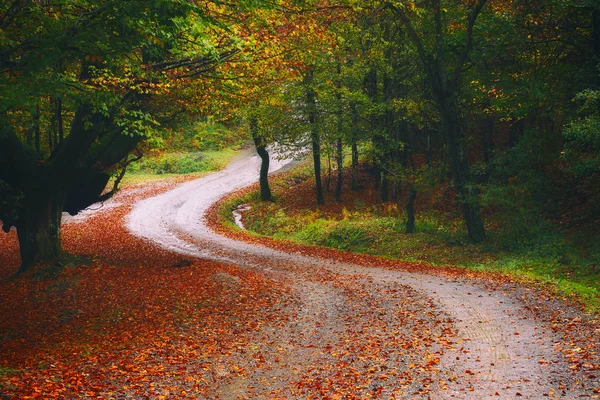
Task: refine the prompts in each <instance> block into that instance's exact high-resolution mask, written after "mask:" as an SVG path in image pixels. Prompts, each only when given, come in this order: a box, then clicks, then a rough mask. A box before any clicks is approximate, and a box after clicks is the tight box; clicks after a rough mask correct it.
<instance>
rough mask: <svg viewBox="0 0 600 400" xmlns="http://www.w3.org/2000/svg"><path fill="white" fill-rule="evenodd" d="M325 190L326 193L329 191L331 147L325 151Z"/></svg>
mask: <svg viewBox="0 0 600 400" xmlns="http://www.w3.org/2000/svg"><path fill="white" fill-rule="evenodd" d="M325 190H326V191H327V193H329V192H330V191H331V148H329V149H328V151H327V185H326V189H325Z"/></svg>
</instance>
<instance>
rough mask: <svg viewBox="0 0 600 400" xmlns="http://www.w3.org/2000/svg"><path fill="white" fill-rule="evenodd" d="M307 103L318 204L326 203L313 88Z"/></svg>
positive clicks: (308, 94) (307, 94) (307, 92)
mask: <svg viewBox="0 0 600 400" xmlns="http://www.w3.org/2000/svg"><path fill="white" fill-rule="evenodd" d="M306 104H307V106H308V122H309V123H310V127H311V132H310V136H311V142H312V152H313V164H314V168H315V186H316V192H317V193H316V194H317V204H324V203H325V197H324V196H323V183H322V182H321V137H320V136H319V127H318V126H317V102H316V94H315V91H314V90H313V88H311V87H308V88H307V90H306Z"/></svg>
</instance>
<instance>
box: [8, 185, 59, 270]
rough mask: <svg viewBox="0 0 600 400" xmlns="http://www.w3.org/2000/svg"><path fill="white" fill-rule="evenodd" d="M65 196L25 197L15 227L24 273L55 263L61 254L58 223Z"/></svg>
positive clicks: (39, 195)
mask: <svg viewBox="0 0 600 400" xmlns="http://www.w3.org/2000/svg"><path fill="white" fill-rule="evenodd" d="M64 200H65V196H64V195H63V194H62V193H35V194H30V195H29V196H27V198H26V200H25V202H24V204H23V210H22V212H21V214H20V216H19V221H18V222H17V224H16V227H17V236H18V237H19V246H20V252H21V267H20V268H19V271H18V273H19V274H20V273H23V272H25V271H27V270H28V269H29V268H31V267H32V266H34V265H35V264H37V263H39V262H43V261H51V260H54V259H56V258H57V257H58V256H60V255H61V253H62V245H61V240H60V223H61V218H62V211H63V204H64Z"/></svg>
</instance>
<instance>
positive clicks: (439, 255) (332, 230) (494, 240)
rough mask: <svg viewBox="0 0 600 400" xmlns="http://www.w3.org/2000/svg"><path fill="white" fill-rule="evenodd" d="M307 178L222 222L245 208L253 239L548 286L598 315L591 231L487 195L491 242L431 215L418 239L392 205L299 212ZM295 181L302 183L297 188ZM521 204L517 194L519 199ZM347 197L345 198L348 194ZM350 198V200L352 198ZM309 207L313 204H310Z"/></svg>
mask: <svg viewBox="0 0 600 400" xmlns="http://www.w3.org/2000/svg"><path fill="white" fill-rule="evenodd" d="M309 174H310V171H309V170H307V169H306V168H305V167H301V168H300V169H295V170H292V171H290V172H288V173H287V174H286V175H284V176H281V177H280V178H278V179H277V180H276V181H275V182H274V184H273V187H274V192H275V194H276V196H278V198H277V200H276V201H275V202H260V201H259V197H258V196H257V194H256V193H250V194H247V195H245V196H242V197H239V198H234V199H230V200H228V201H227V202H226V204H223V206H222V208H221V210H222V213H223V215H225V214H229V213H230V210H231V209H232V208H235V207H236V206H237V205H238V204H241V203H248V204H250V205H251V207H252V208H251V210H250V211H248V212H246V214H245V215H244V225H245V226H246V227H247V229H248V230H249V231H251V232H253V233H256V234H259V235H265V236H271V237H274V238H276V239H282V240H289V241H292V242H296V243H300V244H308V245H318V246H324V247H330V248H334V249H341V250H346V251H352V252H357V253H365V254H370V255H376V256H382V257H387V258H393V259H399V260H404V261H418V262H427V263H430V264H431V265H432V268H435V266H436V265H454V266H459V267H464V268H469V269H473V270H478V271H490V272H500V273H506V274H509V275H511V276H512V277H513V278H516V279H519V280H527V281H535V282H543V283H549V284H550V286H551V287H553V288H554V289H555V290H556V291H557V292H558V293H560V294H562V295H567V296H569V297H575V298H577V299H578V300H579V301H581V302H582V303H583V304H584V305H585V306H586V308H587V309H588V310H590V311H599V310H600V282H599V281H600V279H599V278H600V240H599V238H598V235H597V234H595V233H590V232H589V231H588V230H585V229H584V230H568V229H565V228H562V227H560V226H559V225H558V224H557V223H553V222H550V221H547V220H545V219H544V218H543V217H542V214H541V213H540V212H539V210H536V209H535V208H533V207H530V206H529V205H525V204H521V205H519V207H514V204H512V203H510V199H507V194H506V193H503V194H502V196H499V198H501V199H502V201H503V202H509V203H510V204H504V205H502V204H499V203H500V201H496V200H495V199H494V193H487V195H488V196H487V198H486V199H485V200H486V207H487V208H488V209H493V212H491V211H489V210H488V213H487V217H486V223H487V229H488V235H489V236H488V240H486V241H485V242H484V243H483V244H478V245H475V244H472V243H470V242H469V240H468V237H467V235H466V233H465V230H464V227H463V224H462V220H461V218H460V215H459V214H458V213H454V212H447V211H439V210H435V209H429V210H426V211H424V210H421V211H419V212H418V213H417V220H416V232H415V233H412V234H407V233H405V219H406V215H405V213H404V212H403V209H402V208H403V207H401V206H398V205H396V204H391V205H386V206H382V205H381V204H371V205H369V204H367V202H366V201H364V200H363V199H361V196H360V194H358V195H356V196H354V198H353V200H349V199H348V198H347V199H346V201H345V202H344V203H343V204H341V205H339V206H336V205H333V200H332V199H329V205H328V206H327V205H326V206H325V209H324V208H323V207H321V208H319V207H316V206H314V205H312V206H308V207H305V206H299V205H298V204H297V202H296V203H294V200H293V199H294V198H297V197H299V196H312V194H313V192H312V184H311V183H310V182H307V183H303V182H304V181H305V180H307V179H309V178H308V176H309ZM299 182H300V183H299ZM517 194H518V195H519V196H520V197H519V198H520V199H523V196H522V193H517ZM347 196H350V195H349V194H347ZM349 198H352V197H349ZM308 203H309V204H310V202H308Z"/></svg>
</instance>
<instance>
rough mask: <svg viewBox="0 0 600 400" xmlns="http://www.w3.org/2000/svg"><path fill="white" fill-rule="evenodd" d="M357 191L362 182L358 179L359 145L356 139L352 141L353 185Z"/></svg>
mask: <svg viewBox="0 0 600 400" xmlns="http://www.w3.org/2000/svg"><path fill="white" fill-rule="evenodd" d="M351 189H352V190H353V191H355V192H357V191H359V190H360V182H359V181H358V145H357V144H356V140H353V141H352V187H351Z"/></svg>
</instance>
